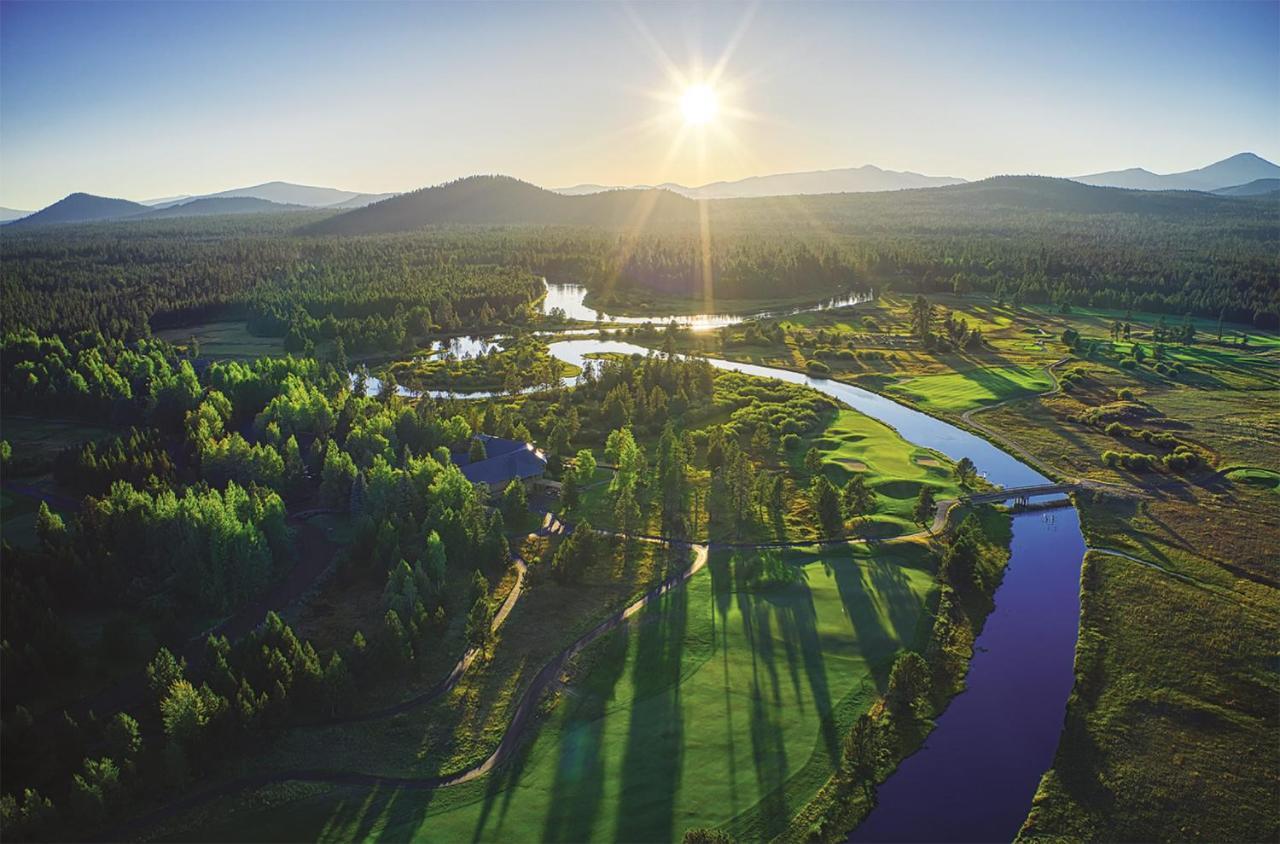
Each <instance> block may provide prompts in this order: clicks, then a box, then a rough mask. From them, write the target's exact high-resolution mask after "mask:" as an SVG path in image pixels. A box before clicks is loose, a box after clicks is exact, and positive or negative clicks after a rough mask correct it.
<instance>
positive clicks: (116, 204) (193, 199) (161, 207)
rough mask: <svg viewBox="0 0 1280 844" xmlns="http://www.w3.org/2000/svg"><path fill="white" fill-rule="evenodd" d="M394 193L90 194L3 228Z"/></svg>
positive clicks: (24, 214)
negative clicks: (140, 196) (140, 198)
mask: <svg viewBox="0 0 1280 844" xmlns="http://www.w3.org/2000/svg"><path fill="white" fill-rule="evenodd" d="M395 195H396V194H393V193H355V192H352V191H344V190H337V189H335V188H322V187H313V186H311V185H295V184H291V183H289V182H267V183H265V184H261V185H254V186H252V187H247V188H234V189H232V190H225V191H221V192H219V193H213V194H207V195H205V196H191V195H187V194H183V195H180V196H170V197H165V198H163V199H151V200H147V201H144V202H133V201H131V200H128V199H113V198H110V197H104V196H94V195H93V194H88V193H73V194H71V195H70V196H67V197H66V198H64V199H61V200H59V201H57V202H55V203H53V204H52V205H50V206H48V207H46V208H43V209H41V210H39V211H37V212H35V213H31V212H28V211H14V212H12V214H11V215H9V216H6V215H5V214H4V213H3V211H4V209H0V223H8V224H9V225H17V226H35V225H53V224H59V223H92V222H104V221H107V220H143V219H160V218H169V217H204V216H213V215H218V214H264V213H268V212H270V213H284V212H290V211H311V210H315V209H321V208H331V209H334V210H336V211H345V210H349V209H352V208H363V207H364V206H366V205H369V204H371V203H374V202H380V201H382V200H384V199H389V198H391V197H393V196H395Z"/></svg>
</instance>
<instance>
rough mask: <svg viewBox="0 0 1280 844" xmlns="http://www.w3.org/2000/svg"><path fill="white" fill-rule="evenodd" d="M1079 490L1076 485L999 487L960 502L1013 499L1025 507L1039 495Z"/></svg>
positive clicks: (989, 501) (980, 502) (973, 494)
mask: <svg viewBox="0 0 1280 844" xmlns="http://www.w3.org/2000/svg"><path fill="white" fill-rule="evenodd" d="M1079 488H1080V484H1077V483H1061V484H1036V485H1033V486H1015V487H1001V488H1000V489H997V490H995V491H993V492H975V493H971V494H969V495H966V496H964V498H962V499H961V500H962V501H965V502H967V503H970V504H992V503H994V502H997V501H1008V500H1010V499H1013V500H1014V501H1016V502H1017V503H1018V504H1020V505H1023V506H1026V504H1027V502H1028V501H1029V500H1030V499H1032V498H1036V497H1038V496H1041V495H1060V494H1062V493H1067V492H1073V491H1075V490H1077V489H1079Z"/></svg>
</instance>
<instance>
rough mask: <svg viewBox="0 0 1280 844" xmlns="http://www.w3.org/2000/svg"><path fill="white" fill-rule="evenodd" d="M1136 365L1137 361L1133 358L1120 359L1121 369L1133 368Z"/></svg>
mask: <svg viewBox="0 0 1280 844" xmlns="http://www.w3.org/2000/svg"><path fill="white" fill-rule="evenodd" d="M1137 365H1138V362H1137V361H1136V360H1134V359H1133V358H1125V359H1124V360H1122V361H1120V368H1121V369H1133V368H1134V367H1136V366H1137Z"/></svg>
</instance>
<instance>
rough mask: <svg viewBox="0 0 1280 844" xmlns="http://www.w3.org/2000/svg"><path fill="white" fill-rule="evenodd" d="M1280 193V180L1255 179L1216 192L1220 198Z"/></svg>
mask: <svg viewBox="0 0 1280 844" xmlns="http://www.w3.org/2000/svg"><path fill="white" fill-rule="evenodd" d="M1277 191H1280V179H1254V180H1253V181H1252V182H1249V183H1247V184H1243V185H1232V186H1231V187H1229V188H1219V189H1218V190H1216V191H1214V193H1216V194H1217V195H1218V196H1266V195H1267V194H1271V193H1276V192H1277Z"/></svg>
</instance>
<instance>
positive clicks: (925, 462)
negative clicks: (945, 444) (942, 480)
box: [916, 457, 942, 467]
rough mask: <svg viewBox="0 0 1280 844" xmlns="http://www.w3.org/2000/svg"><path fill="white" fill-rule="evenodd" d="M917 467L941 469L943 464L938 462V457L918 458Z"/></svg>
mask: <svg viewBox="0 0 1280 844" xmlns="http://www.w3.org/2000/svg"><path fill="white" fill-rule="evenodd" d="M916 465H918V466H938V467H941V466H942V463H941V462H940V461H939V460H938V458H936V457H917V458H916Z"/></svg>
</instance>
